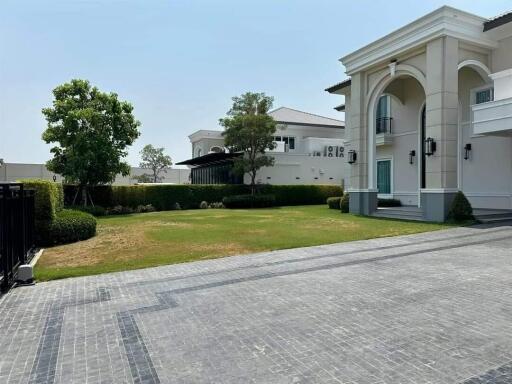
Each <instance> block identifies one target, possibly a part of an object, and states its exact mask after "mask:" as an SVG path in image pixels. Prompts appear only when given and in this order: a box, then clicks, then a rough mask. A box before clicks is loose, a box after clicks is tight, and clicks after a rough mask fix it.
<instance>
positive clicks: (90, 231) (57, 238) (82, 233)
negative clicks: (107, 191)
mask: <svg viewBox="0 0 512 384" xmlns="http://www.w3.org/2000/svg"><path fill="white" fill-rule="evenodd" d="M19 182H20V183H23V185H24V187H25V188H26V189H33V190H35V212H34V213H35V231H36V244H37V245H43V246H46V245H57V244H63V243H69V242H73V241H78V240H84V239H87V238H89V237H92V236H94V235H95V233H96V219H95V218H94V217H93V216H92V215H89V214H87V213H82V212H77V211H72V210H67V209H64V189H63V186H62V184H60V183H55V182H52V181H48V180H41V179H22V180H19Z"/></svg>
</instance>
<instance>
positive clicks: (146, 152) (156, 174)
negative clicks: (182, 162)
mask: <svg viewBox="0 0 512 384" xmlns="http://www.w3.org/2000/svg"><path fill="white" fill-rule="evenodd" d="M140 156H141V159H142V161H141V162H140V164H139V166H140V167H141V168H144V169H149V170H151V172H152V173H151V174H149V175H148V174H143V175H141V176H137V179H138V180H139V181H140V182H148V180H149V182H150V183H158V182H159V181H160V180H162V177H161V176H160V173H161V172H164V173H167V170H168V169H169V168H170V166H171V165H172V160H171V157H170V156H168V155H166V154H164V148H155V147H153V146H152V145H151V144H148V145H146V146H145V147H144V148H142V151H140Z"/></svg>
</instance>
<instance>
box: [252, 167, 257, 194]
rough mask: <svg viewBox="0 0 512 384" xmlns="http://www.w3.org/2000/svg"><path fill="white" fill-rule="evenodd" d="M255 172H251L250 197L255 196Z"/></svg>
mask: <svg viewBox="0 0 512 384" xmlns="http://www.w3.org/2000/svg"><path fill="white" fill-rule="evenodd" d="M255 180H256V172H251V195H253V196H254V195H255V194H256V182H255Z"/></svg>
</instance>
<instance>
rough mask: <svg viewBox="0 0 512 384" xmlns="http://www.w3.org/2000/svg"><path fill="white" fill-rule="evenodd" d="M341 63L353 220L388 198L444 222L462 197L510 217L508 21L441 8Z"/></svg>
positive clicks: (337, 88) (511, 57)
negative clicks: (379, 199) (455, 199)
mask: <svg viewBox="0 0 512 384" xmlns="http://www.w3.org/2000/svg"><path fill="white" fill-rule="evenodd" d="M341 62H342V63H343V65H344V66H345V68H346V73H347V75H349V76H350V78H349V79H347V80H345V81H343V82H341V83H338V84H336V85H334V86H332V87H329V88H327V89H326V90H327V91H328V92H330V93H334V94H339V95H344V96H345V105H346V107H345V110H346V124H347V128H346V131H347V133H346V139H347V150H346V152H348V153H349V154H350V155H349V156H346V157H345V159H346V160H347V162H348V160H350V165H349V169H348V172H349V177H348V180H349V182H348V186H349V191H350V211H351V212H354V213H359V214H365V215H371V214H374V213H375V212H376V210H377V197H378V196H379V197H384V198H390V197H392V198H397V199H400V200H401V201H402V203H403V204H405V205H410V206H416V207H419V212H421V217H422V218H423V219H425V220H432V221H443V220H445V218H446V215H447V210H448V208H449V206H450V204H451V201H452V199H453V196H454V194H455V193H456V192H457V191H459V190H460V191H463V192H464V194H465V195H466V196H467V197H468V198H469V200H470V202H471V203H472V205H473V207H474V208H493V209H512V13H508V14H504V15H501V16H499V17H497V18H494V19H491V20H488V19H485V18H482V17H479V16H476V15H472V14H470V13H467V12H464V11H461V10H458V9H454V8H451V7H446V6H445V7H442V8H440V9H438V10H436V11H434V12H432V13H429V14H427V15H426V16H424V17H422V18H420V19H418V20H416V21H414V22H412V23H410V24H408V25H406V26H404V27H402V28H400V29H398V30H397V31H395V32H393V33H391V34H389V35H387V36H385V37H383V38H381V39H379V40H377V41H375V42H373V43H371V44H369V45H367V46H365V47H363V48H361V49H358V50H357V51H355V52H352V53H350V54H348V55H346V56H344V57H343V58H342V59H341ZM337 109H338V110H340V109H344V106H343V105H342V106H339V107H337Z"/></svg>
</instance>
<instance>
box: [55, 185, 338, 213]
mask: <svg viewBox="0 0 512 384" xmlns="http://www.w3.org/2000/svg"><path fill="white" fill-rule="evenodd" d="M76 188H77V187H76V186H73V185H65V186H64V195H65V200H66V203H67V204H71V202H72V200H73V197H74V195H75V192H76ZM90 193H91V196H92V199H93V202H94V204H95V205H101V206H102V207H105V208H108V207H114V206H118V205H121V206H126V207H132V208H136V207H138V206H139V205H147V204H151V205H153V207H155V208H156V209H157V210H159V211H167V210H172V209H174V208H175V206H176V203H178V204H179V205H180V207H181V208H182V209H196V208H199V205H200V204H201V202H202V201H207V202H208V203H215V202H221V201H222V199H223V198H224V197H227V196H234V195H243V194H248V193H250V188H249V186H247V185H229V184H226V185H199V184H192V185H130V186H109V185H104V186H97V187H94V188H91V190H90ZM258 193H259V194H264V195H274V196H275V198H276V205H277V206H285V205H313V204H325V201H326V199H327V198H328V197H333V196H341V195H342V194H343V189H342V188H341V187H340V186H336V185H261V186H258Z"/></svg>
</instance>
